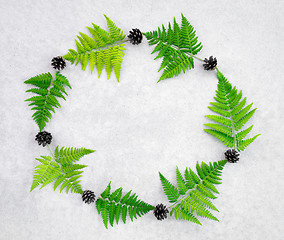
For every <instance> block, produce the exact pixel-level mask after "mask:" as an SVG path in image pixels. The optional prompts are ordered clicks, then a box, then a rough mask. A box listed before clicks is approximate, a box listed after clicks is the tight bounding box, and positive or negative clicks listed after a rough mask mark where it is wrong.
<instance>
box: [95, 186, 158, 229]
mask: <svg viewBox="0 0 284 240" xmlns="http://www.w3.org/2000/svg"><path fill="white" fill-rule="evenodd" d="M110 184H111V183H109V184H108V186H107V188H106V189H105V190H104V192H103V193H102V194H101V198H99V199H98V200H97V201H96V205H97V211H98V213H99V214H101V215H102V219H103V223H104V225H105V227H106V228H108V223H109V224H110V225H111V226H112V227H113V223H114V220H115V222H116V223H117V224H118V223H119V219H122V221H123V222H124V223H126V219H127V215H128V216H129V218H130V220H131V221H133V220H134V219H136V218H137V217H141V216H142V215H145V214H146V213H148V212H149V211H151V210H153V209H154V206H152V205H150V204H148V203H145V202H143V201H141V200H138V196H137V195H136V194H135V193H134V194H131V191H129V192H128V193H126V194H125V195H124V196H123V197H122V188H118V189H116V190H115V191H114V192H112V193H111V185H110Z"/></svg>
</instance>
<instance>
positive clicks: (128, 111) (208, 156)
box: [0, 0, 284, 240]
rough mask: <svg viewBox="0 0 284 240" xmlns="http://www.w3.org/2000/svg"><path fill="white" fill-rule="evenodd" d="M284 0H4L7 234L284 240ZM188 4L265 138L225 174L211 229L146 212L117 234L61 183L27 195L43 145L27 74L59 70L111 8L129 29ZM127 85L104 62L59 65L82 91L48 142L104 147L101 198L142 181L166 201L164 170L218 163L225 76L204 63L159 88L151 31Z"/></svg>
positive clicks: (141, 189)
mask: <svg viewBox="0 0 284 240" xmlns="http://www.w3.org/2000/svg"><path fill="white" fill-rule="evenodd" d="M283 7H284V4H283V1H279V0H278V1H275V0H274V1H271V0H267V1H244V0H243V1H224V0H223V1H212V0H210V1H185V0H184V1H161V0H160V1H158V0H156V1H149V0H146V1H136V0H132V1H125V0H122V1H98V0H97V1H94V0H93V1H90V0H89V1H58V0H52V1H43V0H37V1H30V0H29V1H19V0H17V1H16V0H13V1H4V0H1V6H0V29H1V38H0V52H1V64H0V73H1V78H0V79H1V87H0V106H1V109H0V143H1V144H0V152H1V154H0V160H1V162H0V164H1V168H0V239H1V240H17V239H21V240H26V239H28V240H37V239H42V240H47V239H52V240H55V239H58V240H67V239H68V240H73V239H76V240H77V239H164V240H166V239H199V240H205V239H206V240H207V239H220V240H222V239H224V240H225V239H226V240H228V239H229V240H231V239H250V240H252V239H267V240H270V239H273V240H277V239H283V238H284V232H283V219H284V218H283V198H284V195H283V180H284V179H283V165H284V164H283V162H284V159H283V138H282V136H283V130H284V129H283V119H284V116H283V107H282V106H283V100H284V97H283V96H284V95H283V91H284V85H283V81H284V79H283V62H284V57H283V52H284V51H283V50H284V48H283V36H284V34H283V32H284V29H283V23H284V17H283ZM181 12H182V13H183V14H184V15H185V16H186V17H187V18H188V19H189V20H190V21H191V23H192V24H193V25H194V27H195V28H196V30H197V34H198V36H199V40H200V41H202V43H203V45H204V48H203V50H202V51H201V52H200V54H199V56H200V57H201V58H204V57H209V56H210V55H213V56H216V57H217V58H218V63H219V65H218V66H219V69H220V70H221V71H222V72H223V73H224V75H225V76H226V77H227V78H228V79H229V80H230V81H231V82H232V84H234V85H236V86H237V87H238V89H242V90H243V94H244V96H247V98H248V102H254V106H255V107H257V108H258V110H257V111H256V113H255V116H254V117H253V118H252V119H251V121H250V124H253V125H254V129H253V131H252V132H253V134H257V133H261V134H262V135H261V136H260V137H259V138H258V139H257V140H256V141H255V143H253V144H252V145H251V146H249V147H248V148H247V150H246V151H245V152H243V153H242V155H241V160H240V162H239V163H238V164H228V165H227V166H226V167H225V168H224V171H223V184H222V185H220V186H219V188H218V189H219V191H220V195H219V197H218V199H216V200H214V203H215V205H216V206H217V207H218V209H219V210H220V212H219V213H216V216H217V217H218V218H219V219H220V222H219V223H218V222H214V221H210V220H206V219H202V223H203V226H197V225H195V224H193V223H190V222H186V221H176V220H175V219H174V218H169V219H168V220H166V221H163V222H160V221H157V220H156V219H155V217H154V216H153V215H152V214H148V215H146V216H144V217H142V218H139V219H138V220H135V221H134V222H128V223H127V224H126V225H124V224H123V223H120V224H119V225H118V226H115V227H114V228H110V229H109V230H106V229H105V228H104V226H103V223H102V221H101V217H100V216H99V215H98V214H97V212H96V210H95V205H94V204H93V205H87V204H84V203H83V202H82V201H81V198H80V195H76V194H68V195H66V194H65V193H63V194H60V193H59V192H58V191H56V192H54V191H53V189H52V185H51V184H50V185H49V186H47V187H45V188H44V189H41V190H38V189H36V190H34V191H33V192H31V193H30V192H29V189H30V186H31V183H32V177H33V170H34V167H35V166H36V164H37V162H36V161H35V158H36V157H38V156H40V155H45V154H48V151H47V149H46V148H42V147H41V146H38V145H37V143H36V142H35V141H34V137H35V135H36V133H37V132H38V128H37V126H36V124H35V123H34V122H33V121H32V119H31V115H32V112H31V110H30V108H29V107H28V106H27V103H25V102H24V100H25V99H26V98H27V97H28V94H26V93H25V90H27V89H28V87H27V86H25V85H24V84H23V82H24V81H25V80H26V79H28V78H30V77H32V76H35V75H37V74H40V73H43V72H48V71H51V72H53V69H52V68H51V67H50V60H51V59H52V57H54V56H57V55H63V54H65V53H66V52H67V50H68V49H69V48H74V47H75V41H74V39H75V37H76V35H77V34H78V32H79V31H82V32H85V33H87V29H86V28H85V26H89V25H90V23H91V22H94V23H96V24H98V25H100V26H102V27H106V23H105V19H104V16H103V14H107V15H108V16H109V17H110V18H111V19H112V20H113V21H114V22H115V23H116V24H117V25H118V26H119V27H121V28H122V30H123V31H124V32H125V33H128V31H129V30H130V29H131V28H136V27H137V28H140V29H141V30H142V31H143V32H146V31H150V30H155V29H157V27H158V26H161V24H165V25H167V24H168V22H169V21H171V22H172V21H173V17H174V16H175V17H176V18H177V21H178V22H180V13H181ZM126 47H127V51H126V55H125V57H124V62H123V66H122V71H121V79H120V83H117V81H116V79H115V78H114V76H112V77H111V78H110V80H108V81H107V80H106V74H105V72H103V74H102V76H101V78H100V79H98V78H97V74H96V72H95V74H93V75H90V70H89V69H88V70H86V71H85V72H83V71H81V70H80V67H79V66H76V67H75V66H70V64H68V66H67V68H66V70H64V71H63V72H62V73H63V74H64V75H66V76H67V77H68V79H69V80H70V83H71V85H72V87H73V88H72V90H70V91H68V93H69V96H68V98H67V101H66V102H64V101H60V103H61V105H62V108H61V109H59V110H57V111H56V114H55V115H54V117H53V119H52V120H51V121H50V123H49V124H48V125H47V127H46V130H47V131H49V132H51V133H52V135H53V137H54V138H53V142H52V144H51V148H52V149H54V148H55V147H56V146H57V145H60V146H76V147H87V148H91V149H96V150H97V151H96V152H95V153H93V154H91V155H89V156H87V157H84V158H83V159H82V163H84V164H88V165H89V167H88V168H87V169H86V170H85V172H84V175H83V178H82V185H83V188H84V189H92V190H94V191H95V193H96V194H97V195H99V194H100V193H101V192H102V190H103V189H104V188H105V187H106V186H107V184H108V182H109V181H110V180H111V181H112V186H113V188H114V189H116V188H118V187H123V188H124V190H125V191H128V190H130V189H133V191H134V192H136V193H137V194H138V195H139V197H140V198H141V199H142V200H145V201H146V202H149V203H151V204H153V205H156V204H158V203H161V202H162V203H164V204H168V202H167V199H166V197H165V196H164V194H163V191H162V187H161V184H160V181H159V177H158V172H159V171H161V172H162V173H163V174H164V175H165V176H166V177H168V178H169V179H170V180H172V181H175V168H176V165H178V167H179V168H180V169H181V170H184V168H185V167H186V166H190V167H193V168H194V166H195V164H196V161H199V162H201V161H205V162H209V161H217V160H220V159H222V158H223V153H224V151H225V150H226V147H224V146H223V145H222V144H221V143H220V142H219V141H217V140H216V139H215V138H213V137H211V136H209V135H208V134H206V133H205V132H204V131H203V124H204V123H206V119H205V118H204V115H206V114H209V109H208V108H207V106H208V104H209V102H210V101H211V100H212V99H213V96H214V93H215V89H216V83H217V79H216V72H206V71H204V70H203V69H202V65H201V64H200V62H198V61H195V66H196V67H195V69H194V70H191V71H188V72H186V74H181V75H180V76H179V77H176V78H172V79H168V80H165V81H163V82H160V83H159V84H157V83H156V82H157V80H158V78H159V76H160V73H157V69H158V68H159V64H160V61H154V60H153V58H154V57H155V56H154V55H151V51H152V50H153V47H149V46H148V43H147V41H146V40H145V39H144V41H143V43H142V44H141V45H138V46H132V45H130V44H127V46H126Z"/></svg>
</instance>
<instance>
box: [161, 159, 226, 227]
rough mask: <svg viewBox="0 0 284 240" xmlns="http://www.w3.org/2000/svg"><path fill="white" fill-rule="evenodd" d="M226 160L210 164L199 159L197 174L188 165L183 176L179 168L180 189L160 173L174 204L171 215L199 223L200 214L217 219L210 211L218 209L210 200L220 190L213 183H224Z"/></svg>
mask: <svg viewBox="0 0 284 240" xmlns="http://www.w3.org/2000/svg"><path fill="white" fill-rule="evenodd" d="M226 163H227V160H222V161H218V162H214V163H209V165H207V164H206V163H204V162H202V163H201V164H200V165H199V164H198V162H197V164H196V170H197V173H198V175H197V174H195V173H194V172H193V171H192V170H191V169H190V168H186V170H185V173H184V176H183V175H182V174H181V172H180V171H179V169H178V168H177V169H176V178H177V185H178V188H176V187H175V186H174V185H173V184H172V183H170V182H169V181H168V180H167V179H166V178H165V177H164V176H163V175H162V174H161V173H159V174H160V179H161V182H162V186H163V189H164V193H165V195H166V196H167V197H168V199H169V202H170V203H174V204H173V205H172V206H171V207H170V208H171V212H170V214H171V215H174V216H175V218H176V219H185V220H188V221H191V222H194V223H196V224H200V225H201V223H200V221H199V220H198V218H197V216H200V217H203V218H208V219H211V220H215V221H218V219H217V218H216V217H215V216H214V215H213V214H212V213H211V212H210V211H209V210H214V211H218V209H217V208H216V207H215V206H214V205H213V203H212V202H211V200H210V199H215V198H216V196H215V195H214V194H215V193H217V194H218V193H219V192H218V190H217V189H216V187H215V186H214V185H215V184H221V182H220V180H221V178H220V177H219V176H221V173H222V172H221V171H222V170H223V167H224V166H225V164H226ZM195 215H196V216H195Z"/></svg>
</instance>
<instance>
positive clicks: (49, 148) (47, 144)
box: [47, 144, 55, 160]
mask: <svg viewBox="0 0 284 240" xmlns="http://www.w3.org/2000/svg"><path fill="white" fill-rule="evenodd" d="M47 148H48V150H49V152H50V154H51V156H52V158H53V159H54V160H55V157H54V155H53V153H52V151H51V149H50V147H49V144H47Z"/></svg>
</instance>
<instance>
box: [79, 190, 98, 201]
mask: <svg viewBox="0 0 284 240" xmlns="http://www.w3.org/2000/svg"><path fill="white" fill-rule="evenodd" d="M82 200H83V202H85V203H88V204H90V203H92V202H94V201H95V200H96V195H95V193H94V192H93V191H91V190H85V191H84V192H83V193H82Z"/></svg>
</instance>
